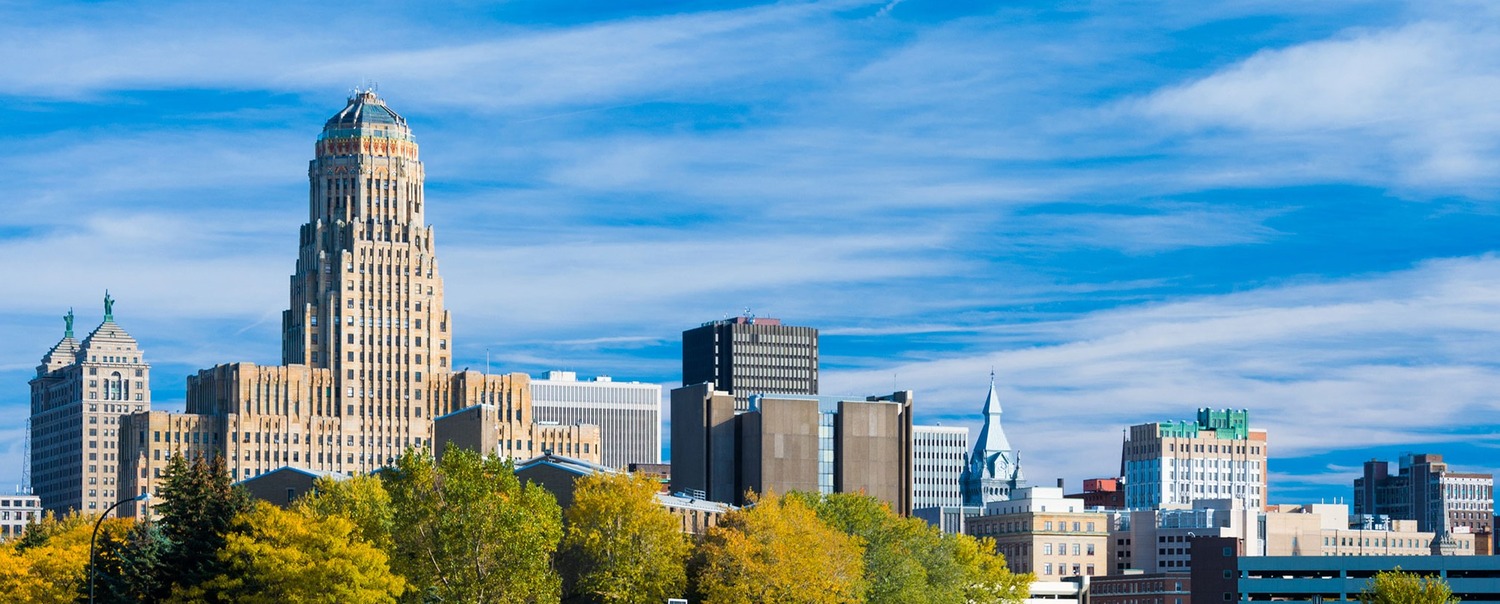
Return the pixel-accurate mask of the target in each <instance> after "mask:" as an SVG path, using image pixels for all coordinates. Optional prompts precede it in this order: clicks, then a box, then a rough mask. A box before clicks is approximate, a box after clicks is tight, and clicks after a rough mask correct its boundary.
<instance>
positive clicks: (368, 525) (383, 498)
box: [295, 475, 392, 551]
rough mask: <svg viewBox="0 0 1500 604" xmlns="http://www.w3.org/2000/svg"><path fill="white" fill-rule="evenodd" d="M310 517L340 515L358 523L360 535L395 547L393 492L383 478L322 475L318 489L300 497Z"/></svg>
mask: <svg viewBox="0 0 1500 604" xmlns="http://www.w3.org/2000/svg"><path fill="white" fill-rule="evenodd" d="M295 509H296V510H297V511H298V512H300V513H302V514H303V515H306V516H324V517H327V516H340V517H342V518H345V519H347V520H350V521H352V522H354V525H355V527H356V528H357V529H358V532H359V536H360V537H361V538H362V539H364V540H365V541H368V542H370V543H372V544H374V545H375V546H376V547H378V548H380V549H381V550H383V551H390V550H391V545H392V541H391V522H392V515H391V495H390V493H387V492H386V490H385V485H384V484H383V483H382V482H381V480H380V478H379V477H376V476H370V475H364V476H354V477H350V478H343V479H333V478H328V477H323V478H319V479H318V480H317V482H316V483H315V484H314V491H313V492H312V493H311V494H309V495H308V496H306V497H303V498H302V499H299V500H297V504H296V506H295Z"/></svg>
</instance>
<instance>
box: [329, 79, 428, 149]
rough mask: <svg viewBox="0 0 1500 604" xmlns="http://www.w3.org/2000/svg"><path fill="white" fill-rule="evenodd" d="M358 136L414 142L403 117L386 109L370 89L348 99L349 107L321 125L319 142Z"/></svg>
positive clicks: (383, 103)
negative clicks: (321, 130)
mask: <svg viewBox="0 0 1500 604" xmlns="http://www.w3.org/2000/svg"><path fill="white" fill-rule="evenodd" d="M360 136H365V137H377V138H395V139H401V140H413V139H412V136H411V129H410V128H408V127H407V125H406V118H404V117H401V114H399V113H396V112H395V111H392V110H391V108H390V107H387V106H386V105H385V101H384V100H383V99H381V98H380V97H379V96H377V95H376V94H375V91H373V90H360V91H356V92H355V93H354V94H353V95H352V96H350V97H349V104H348V105H345V106H344V109H343V110H342V111H339V112H338V113H336V114H334V115H333V117H330V118H328V121H327V122H325V123H324V124H323V133H322V134H321V135H320V136H319V137H318V140H326V139H329V138H344V137H360Z"/></svg>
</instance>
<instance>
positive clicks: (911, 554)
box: [788, 493, 1030, 604]
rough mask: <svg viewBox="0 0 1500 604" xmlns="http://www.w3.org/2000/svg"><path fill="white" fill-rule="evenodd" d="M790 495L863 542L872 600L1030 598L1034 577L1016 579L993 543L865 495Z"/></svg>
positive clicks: (880, 603)
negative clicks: (945, 531) (951, 531)
mask: <svg viewBox="0 0 1500 604" xmlns="http://www.w3.org/2000/svg"><path fill="white" fill-rule="evenodd" d="M788 496H789V497H794V498H798V499H801V500H803V501H804V502H806V503H807V504H808V505H809V506H811V507H812V508H813V509H814V510H815V511H816V513H817V515H818V518H819V519H821V520H822V521H823V522H824V523H826V524H828V526H829V527H830V528H833V529H834V530H838V531H841V532H843V533H844V534H847V535H850V536H852V537H855V538H857V539H859V540H860V541H861V542H862V543H863V544H864V561H865V575H864V576H865V580H866V582H867V583H868V584H869V592H868V593H867V595H866V601H867V602H870V603H872V604H898V603H913V604H920V603H933V604H938V603H942V604H947V603H958V602H970V601H978V602H999V601H1014V602H1018V601H1020V600H1021V599H1023V598H1025V596H1026V593H1027V590H1026V588H1027V585H1028V584H1029V583H1030V576H1029V575H1020V576H1016V575H1012V574H1011V573H1010V570H1009V568H1008V567H1006V565H1005V559H1004V558H1003V557H1001V556H1000V555H999V554H997V553H994V551H995V550H994V544H993V543H990V544H988V547H989V548H990V549H988V550H984V549H983V548H982V547H981V546H982V545H983V544H981V543H979V542H976V541H974V540H973V538H971V537H967V536H964V535H944V534H943V533H942V532H941V531H939V530H938V529H937V527H934V526H932V525H930V524H928V523H926V522H923V521H922V520H920V519H916V518H903V517H901V516H899V515H897V514H896V513H895V512H894V511H892V510H891V508H890V506H889V505H887V504H886V503H885V502H883V501H881V500H879V499H876V498H874V497H870V496H868V495H864V494H859V493H834V494H830V495H818V494H815V493H792V494H789V495H788ZM965 540H967V541H965ZM986 552H988V553H986ZM986 586H987V587H986ZM996 598H998V599H996Z"/></svg>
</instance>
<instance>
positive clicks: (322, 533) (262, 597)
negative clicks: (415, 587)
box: [174, 501, 405, 604]
mask: <svg viewBox="0 0 1500 604" xmlns="http://www.w3.org/2000/svg"><path fill="white" fill-rule="evenodd" d="M218 558H219V561H220V562H221V563H222V566H223V573H222V574H220V575H218V576H215V577H213V578H210V579H209V580H208V581H206V582H205V583H204V584H203V585H201V586H198V587H194V588H188V589H185V590H179V591H178V592H177V593H175V594H174V597H175V598H176V599H178V600H179V601H183V602H195V601H200V600H201V599H202V598H203V597H204V595H205V594H215V595H216V597H217V598H219V599H220V600H221V601H227V602H244V603H247V604H283V603H286V602H296V603H299V604H300V603H327V604H377V603H382V602H395V601H396V598H397V597H398V596H400V595H401V592H402V591H403V590H404V589H405V581H404V580H402V578H401V577H399V576H397V575H395V574H393V573H392V572H391V570H390V564H389V562H388V559H387V558H386V554H385V552H383V551H381V550H380V549H378V548H376V547H375V546H374V545H372V544H371V543H369V542H367V541H365V540H364V539H362V538H361V537H360V536H359V533H358V529H357V527H356V526H355V524H354V523H353V522H352V521H350V520H347V519H345V518H342V517H339V516H316V515H307V514H302V513H299V512H295V511H286V510H282V509H281V508H278V507H276V506H274V505H271V504H270V503H266V502H264V501H262V502H259V503H257V504H256V505H255V506H254V507H253V508H252V509H251V510H250V511H249V512H248V513H245V514H243V515H241V516H240V517H239V518H238V519H237V520H236V527H235V530H234V531H233V532H231V533H229V534H228V535H227V536H226V539H225V544H224V549H223V550H222V551H220V552H219V555H218Z"/></svg>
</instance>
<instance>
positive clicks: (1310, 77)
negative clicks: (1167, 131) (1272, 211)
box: [1127, 21, 1500, 188]
mask: <svg viewBox="0 0 1500 604" xmlns="http://www.w3.org/2000/svg"><path fill="white" fill-rule="evenodd" d="M1497 33H1500V32H1497V30H1494V29H1492V28H1488V27H1487V26H1486V25H1483V24H1482V22H1481V23H1472V24H1471V23H1460V22H1455V21H1428V22H1419V23H1412V24H1407V25H1402V26H1399V27H1393V28H1385V29H1373V30H1370V29H1354V30H1349V31H1346V32H1344V33H1342V34H1340V35H1338V36H1336V37H1334V38H1331V39H1327V40H1321V41H1316V42H1308V43H1303V44H1297V45H1293V46H1290V47H1287V48H1282V49H1272V50H1262V51H1260V52H1258V53H1256V54H1255V55H1253V56H1251V57H1249V58H1248V59H1245V60H1243V61H1241V62H1238V63H1236V64H1234V65H1232V66H1230V67H1227V68H1225V69H1222V70H1220V71H1219V72H1217V73H1214V74H1212V75H1209V76H1207V77H1204V78H1202V79H1198V80H1194V81H1191V82H1188V83H1185V84H1181V85H1176V86H1170V87H1167V88H1165V89H1162V90H1159V91H1157V92H1155V93H1153V94H1151V95H1149V96H1146V97H1144V98H1141V99H1138V100H1136V101H1132V102H1130V103H1128V104H1127V107H1129V108H1130V109H1131V110H1132V111H1133V112H1135V113H1138V114H1144V115H1146V116H1149V117H1152V118H1155V119H1157V120H1159V121H1160V122H1161V123H1163V124H1166V125H1167V126H1169V127H1171V128H1176V129H1181V130H1185V131H1189V132H1194V133H1198V134H1197V136H1198V137H1199V138H1197V139H1196V141H1195V140H1194V139H1188V140H1189V142H1188V143H1186V144H1188V145H1191V146H1193V147H1196V149H1197V150H1198V152H1202V153H1213V154H1218V153H1224V154H1229V153H1231V150H1230V149H1229V148H1228V147H1234V148H1235V149H1236V150H1238V151H1240V152H1244V151H1246V149H1244V147H1245V146H1247V145H1255V146H1261V147H1263V149H1261V150H1260V151H1261V152H1264V151H1271V153H1267V154H1266V155H1275V154H1288V155H1290V156H1291V157H1290V158H1289V159H1290V160H1291V161H1287V162H1269V163H1271V164H1272V165H1274V166H1277V167H1279V168H1285V169H1287V170H1290V171H1292V172H1293V174H1297V173H1301V172H1304V171H1306V169H1307V167H1308V166H1307V165H1306V164H1308V163H1311V164H1314V167H1315V168H1316V169H1315V170H1313V174H1315V175H1316V174H1321V175H1323V176H1325V177H1326V176H1330V175H1343V176H1350V177H1355V178H1359V179H1361V180H1365V181H1367V182H1373V183H1392V184H1398V185H1407V186H1418V187H1460V188H1463V187H1467V186H1471V185H1473V184H1475V183H1490V182H1493V176H1492V175H1493V174H1494V173H1495V172H1496V168H1497V167H1500V162H1497V144H1496V142H1495V141H1496V140H1497V136H1500V59H1497V57H1500V52H1497V51H1500V35H1497ZM1226 130H1227V131H1229V132H1233V133H1240V134H1241V136H1223V137H1221V136H1219V135H1217V133H1218V132H1222V131H1226ZM1248 151H1249V152H1250V153H1251V154H1252V155H1260V154H1261V153H1259V152H1257V151H1255V150H1253V149H1252V150H1248ZM1299 163H1301V164H1303V165H1298V164H1299ZM1387 171H1389V172H1390V173H1386V172H1387ZM1254 172H1257V173H1265V171H1264V170H1255V171H1254Z"/></svg>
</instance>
